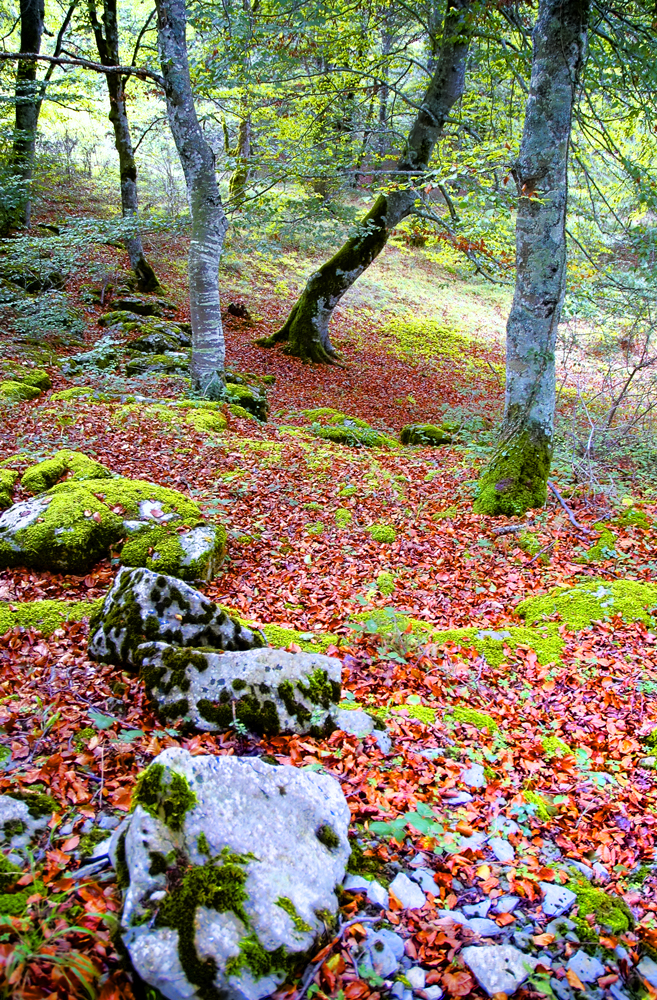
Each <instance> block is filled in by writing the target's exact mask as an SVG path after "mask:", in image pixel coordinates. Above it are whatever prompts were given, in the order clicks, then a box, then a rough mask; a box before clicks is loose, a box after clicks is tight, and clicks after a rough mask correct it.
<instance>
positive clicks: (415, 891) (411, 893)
mask: <svg viewBox="0 0 657 1000" xmlns="http://www.w3.org/2000/svg"><path fill="white" fill-rule="evenodd" d="M389 888H390V892H391V893H392V894H393V896H395V897H396V898H397V899H398V900H399V902H400V903H401V905H402V906H403V908H404V909H405V910H419V909H421V907H423V906H424V904H425V903H426V901H427V897H426V896H425V895H424V893H423V892H422V889H420V887H419V885H417V884H416V883H415V882H411V880H410V878H409V877H408V875H404V873H403V872H399V873H398V874H397V875H396V876H395V877H394V879H393V880H392V882H391V883H390V887H389Z"/></svg>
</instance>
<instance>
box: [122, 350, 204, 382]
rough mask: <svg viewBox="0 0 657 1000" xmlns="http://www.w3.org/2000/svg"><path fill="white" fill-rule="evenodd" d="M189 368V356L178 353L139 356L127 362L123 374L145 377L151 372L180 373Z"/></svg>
mask: <svg viewBox="0 0 657 1000" xmlns="http://www.w3.org/2000/svg"><path fill="white" fill-rule="evenodd" d="M188 368H189V355H188V354H183V353H179V352H173V351H172V352H171V353H170V354H140V355H138V356H137V357H134V358H133V359H132V360H131V361H128V363H127V365H126V366H125V373H126V375H128V376H131V375H147V374H149V373H151V372H165V373H169V374H170V373H171V372H181V371H187V369H188Z"/></svg>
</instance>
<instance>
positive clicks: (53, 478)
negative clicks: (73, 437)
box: [21, 449, 114, 493]
mask: <svg viewBox="0 0 657 1000" xmlns="http://www.w3.org/2000/svg"><path fill="white" fill-rule="evenodd" d="M113 475H114V473H113V472H111V471H110V469H107V468H105V466H104V465H101V464H100V462H96V461H95V460H94V459H93V458H89V456H88V455H85V454H83V452H81V451H68V450H66V449H64V450H62V451H58V452H56V454H55V455H53V457H52V458H47V459H46V460H45V461H44V462H38V463H37V464H36V465H33V466H31V467H30V468H29V469H27V471H26V472H25V473H23V478H22V479H21V486H22V487H23V489H24V490H27V492H28V493H44V492H45V490H48V489H50V487H51V486H54V485H55V483H58V482H59V480H60V479H63V478H64V476H67V477H68V480H69V481H70V480H80V481H82V480H85V479H109V478H111V477H112V476H113Z"/></svg>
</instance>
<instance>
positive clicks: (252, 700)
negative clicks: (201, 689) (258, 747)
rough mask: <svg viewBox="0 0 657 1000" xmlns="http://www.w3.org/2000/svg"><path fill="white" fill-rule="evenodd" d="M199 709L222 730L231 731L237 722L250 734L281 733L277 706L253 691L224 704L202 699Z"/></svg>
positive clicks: (273, 734) (275, 734)
mask: <svg viewBox="0 0 657 1000" xmlns="http://www.w3.org/2000/svg"><path fill="white" fill-rule="evenodd" d="M197 708H198V711H199V713H200V714H201V715H202V716H203V718H204V719H207V721H208V722H212V723H214V724H215V725H216V726H218V727H220V728H222V729H230V728H231V726H233V725H234V723H235V721H237V722H239V723H241V725H243V726H245V727H246V729H248V730H249V732H251V733H257V734H258V735H267V736H277V735H278V734H279V733H280V731H281V724H280V720H279V718H278V712H277V710H276V705H275V704H274V702H273V701H272V700H271V699H270V698H265V697H263V696H262V693H261V694H260V696H259V695H257V694H256V693H255V692H253V691H251V692H249V693H248V694H244V695H242V696H241V697H240V698H238V699H236V700H235V701H226V702H224V703H222V702H221V700H220V701H219V702H214V701H209V700H208V699H206V698H201V699H200V701H199V702H198V703H197ZM233 710H234V715H233Z"/></svg>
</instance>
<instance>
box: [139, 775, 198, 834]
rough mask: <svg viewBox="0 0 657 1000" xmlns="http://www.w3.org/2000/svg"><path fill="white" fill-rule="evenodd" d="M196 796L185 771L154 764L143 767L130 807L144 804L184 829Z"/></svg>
mask: <svg viewBox="0 0 657 1000" xmlns="http://www.w3.org/2000/svg"><path fill="white" fill-rule="evenodd" d="M196 802H197V799H196V795H195V794H194V792H193V790H192V789H191V788H190V786H189V782H188V781H187V779H186V778H185V776H184V775H182V774H179V773H178V772H177V771H171V770H169V771H167V769H166V768H165V767H164V765H163V764H157V763H154V764H151V765H150V767H148V768H146V770H145V771H143V772H142V773H141V774H140V776H139V778H138V780H137V785H136V786H135V790H134V792H133V795H132V805H131V809H135V808H136V806H138V805H139V806H141V807H142V809H145V810H146V812H147V813H149V814H150V815H151V816H154V817H155V818H156V819H160V820H161V821H162V822H163V823H164V824H165V825H166V826H168V827H170V828H171V829H172V830H174V831H178V830H181V829H182V826H183V823H184V821H185V815H186V814H187V813H188V812H189V810H190V809H193V808H194V806H195V805H196Z"/></svg>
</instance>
